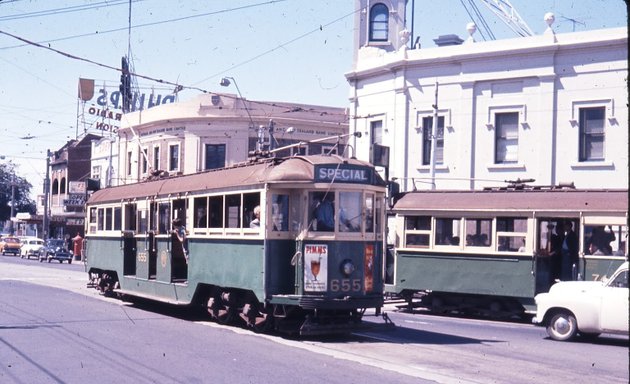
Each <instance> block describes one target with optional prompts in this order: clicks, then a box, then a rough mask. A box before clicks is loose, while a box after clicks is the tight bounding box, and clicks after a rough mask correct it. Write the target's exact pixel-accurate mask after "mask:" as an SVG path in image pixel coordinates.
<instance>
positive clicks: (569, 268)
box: [560, 220, 580, 281]
mask: <svg viewBox="0 0 630 384" xmlns="http://www.w3.org/2000/svg"><path fill="white" fill-rule="evenodd" d="M579 262H580V260H579V257H578V238H577V235H576V234H575V232H574V231H573V223H572V222H571V221H569V220H567V221H565V222H564V240H563V241H562V265H561V270H560V279H561V280H564V281H566V280H575V279H576V277H577V276H575V275H576V273H574V269H575V272H577V268H578V267H579Z"/></svg>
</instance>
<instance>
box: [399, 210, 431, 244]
mask: <svg viewBox="0 0 630 384" xmlns="http://www.w3.org/2000/svg"><path fill="white" fill-rule="evenodd" d="M430 238H431V216H406V217H405V246H406V247H429V243H430Z"/></svg>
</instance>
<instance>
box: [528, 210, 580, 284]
mask: <svg viewBox="0 0 630 384" xmlns="http://www.w3.org/2000/svg"><path fill="white" fill-rule="evenodd" d="M567 222H568V223H571V227H572V228H573V232H574V234H575V235H574V236H575V237H574V238H575V241H576V242H578V240H577V239H578V235H577V234H578V233H579V227H578V221H577V220H573V219H564V218H553V217H549V218H542V219H539V220H538V228H537V234H538V242H537V243H538V249H537V250H536V257H535V260H536V268H535V272H536V293H539V292H547V291H549V288H550V287H551V286H552V285H553V284H554V283H555V282H556V281H558V280H563V268H564V269H565V270H566V269H567V268H570V275H571V278H570V280H577V278H578V276H579V275H581V274H580V263H579V262H577V263H576V264H575V265H573V264H571V265H567V263H568V260H566V258H565V260H564V264H565V265H564V266H563V257H562V252H563V247H565V248H566V244H565V230H566V228H565V224H566V223H567ZM578 250H579V248H578V247H577V244H576V249H575V251H576V252H577V251H578ZM565 251H566V250H565ZM576 258H577V256H576ZM564 280H567V273H566V271H565V274H564Z"/></svg>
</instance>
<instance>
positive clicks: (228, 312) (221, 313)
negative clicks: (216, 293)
mask: <svg viewBox="0 0 630 384" xmlns="http://www.w3.org/2000/svg"><path fill="white" fill-rule="evenodd" d="M207 307H208V313H209V314H210V316H211V317H212V319H213V320H214V321H216V322H217V323H219V324H223V325H227V324H229V323H231V322H232V320H233V319H234V311H233V310H232V309H231V308H230V307H228V306H225V305H223V304H221V299H220V298H217V297H211V298H209V299H208V306H207Z"/></svg>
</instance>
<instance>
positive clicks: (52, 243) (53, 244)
mask: <svg viewBox="0 0 630 384" xmlns="http://www.w3.org/2000/svg"><path fill="white" fill-rule="evenodd" d="M48 246H50V247H63V240H48Z"/></svg>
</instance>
